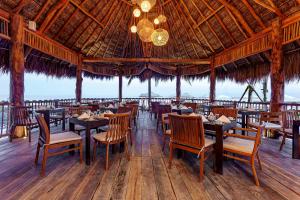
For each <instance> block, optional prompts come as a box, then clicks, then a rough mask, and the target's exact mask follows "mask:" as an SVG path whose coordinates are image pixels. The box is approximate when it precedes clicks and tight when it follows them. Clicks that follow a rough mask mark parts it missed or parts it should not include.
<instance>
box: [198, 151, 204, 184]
mask: <svg viewBox="0 0 300 200" xmlns="http://www.w3.org/2000/svg"><path fill="white" fill-rule="evenodd" d="M204 156H205V155H204V151H202V152H201V154H200V160H199V161H200V182H202V181H203V177H204V176H203V175H204Z"/></svg>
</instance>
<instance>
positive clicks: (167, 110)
mask: <svg viewBox="0 0 300 200" xmlns="http://www.w3.org/2000/svg"><path fill="white" fill-rule="evenodd" d="M171 111H172V108H171V106H170V105H158V115H157V124H156V130H158V125H159V123H160V122H161V119H162V114H164V113H171Z"/></svg>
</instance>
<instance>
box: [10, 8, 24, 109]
mask: <svg viewBox="0 0 300 200" xmlns="http://www.w3.org/2000/svg"><path fill="white" fill-rule="evenodd" d="M10 29H11V47H10V53H9V67H10V102H11V103H12V104H13V105H24V73H25V65H24V38H23V37H24V19H23V17H22V16H20V15H18V14H13V13H12V14H11V21H10Z"/></svg>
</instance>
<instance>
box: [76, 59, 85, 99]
mask: <svg viewBox="0 0 300 200" xmlns="http://www.w3.org/2000/svg"><path fill="white" fill-rule="evenodd" d="M82 80H83V79H82V57H81V55H79V56H78V65H77V68H76V90H75V93H76V102H79V103H81V97H82Z"/></svg>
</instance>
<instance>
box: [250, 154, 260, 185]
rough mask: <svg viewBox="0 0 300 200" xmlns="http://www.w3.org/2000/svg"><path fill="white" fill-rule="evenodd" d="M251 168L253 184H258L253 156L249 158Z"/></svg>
mask: <svg viewBox="0 0 300 200" xmlns="http://www.w3.org/2000/svg"><path fill="white" fill-rule="evenodd" d="M251 168H252V172H253V177H254V182H255V185H257V186H259V181H258V177H257V174H256V169H255V165H254V157H253V158H252V159H251Z"/></svg>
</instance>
